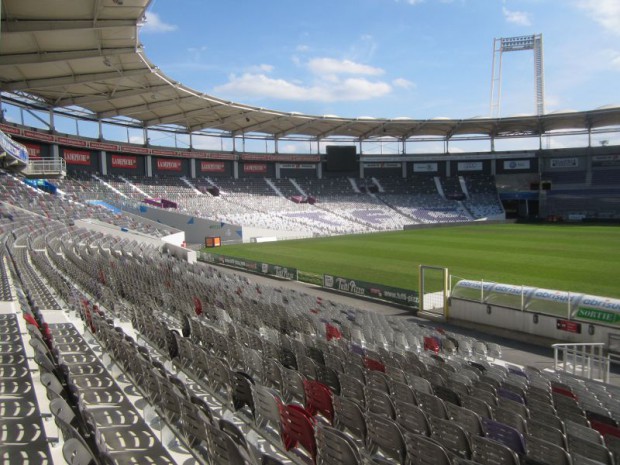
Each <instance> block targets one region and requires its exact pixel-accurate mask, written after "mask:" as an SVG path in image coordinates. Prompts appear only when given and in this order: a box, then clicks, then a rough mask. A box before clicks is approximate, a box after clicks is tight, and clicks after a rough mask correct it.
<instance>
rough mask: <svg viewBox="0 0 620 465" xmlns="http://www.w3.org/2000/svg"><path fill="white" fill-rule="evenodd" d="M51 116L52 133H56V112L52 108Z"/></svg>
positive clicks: (50, 110)
mask: <svg viewBox="0 0 620 465" xmlns="http://www.w3.org/2000/svg"><path fill="white" fill-rule="evenodd" d="M49 115H50V131H52V132H56V125H55V124H54V110H53V109H52V108H50V109H49Z"/></svg>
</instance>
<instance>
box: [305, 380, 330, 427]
mask: <svg viewBox="0 0 620 465" xmlns="http://www.w3.org/2000/svg"><path fill="white" fill-rule="evenodd" d="M304 392H305V394H306V410H307V411H308V412H309V413H310V414H311V415H316V414H317V413H320V414H321V415H323V416H324V417H325V418H326V419H327V420H328V421H329V423H330V424H333V422H334V404H333V401H332V392H331V390H330V389H329V387H327V386H326V385H325V384H323V383H320V382H318V381H313V380H307V379H304Z"/></svg>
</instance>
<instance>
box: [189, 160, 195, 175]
mask: <svg viewBox="0 0 620 465" xmlns="http://www.w3.org/2000/svg"><path fill="white" fill-rule="evenodd" d="M189 175H190V177H191V178H192V179H196V159H195V158H190V159H189Z"/></svg>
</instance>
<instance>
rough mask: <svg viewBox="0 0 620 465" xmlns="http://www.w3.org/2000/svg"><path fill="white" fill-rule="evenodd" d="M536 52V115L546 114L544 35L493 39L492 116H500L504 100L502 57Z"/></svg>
mask: <svg viewBox="0 0 620 465" xmlns="http://www.w3.org/2000/svg"><path fill="white" fill-rule="evenodd" d="M522 50H533V51H534V85H535V87H536V95H535V97H536V114H537V115H542V114H544V113H545V77H544V69H543V45H542V34H536V35H531V36H520V37H502V38H499V39H493V74H492V76H491V116H492V117H499V116H500V109H501V108H500V106H501V99H502V55H503V53H504V52H520V51H522Z"/></svg>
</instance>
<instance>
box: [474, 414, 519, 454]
mask: <svg viewBox="0 0 620 465" xmlns="http://www.w3.org/2000/svg"><path fill="white" fill-rule="evenodd" d="M482 429H483V430H484V435H485V436H486V437H487V438H489V439H492V440H494V441H497V442H499V443H501V444H504V445H505V446H506V447H508V448H510V449H512V450H513V451H515V452H516V453H517V454H519V455H523V454H525V440H524V439H523V435H522V434H521V433H520V432H519V431H518V430H517V429H516V428H513V427H512V426H508V425H505V424H504V423H500V422H499V421H494V420H489V419H488V418H482Z"/></svg>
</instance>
